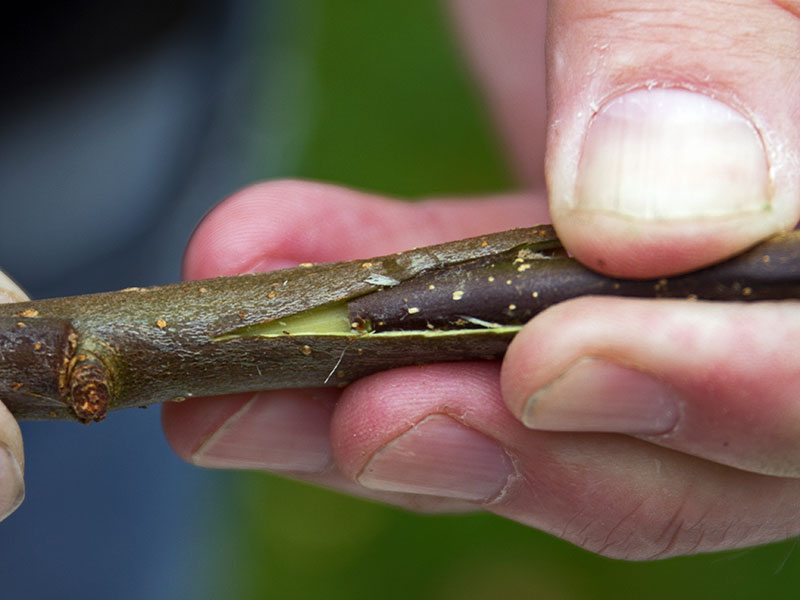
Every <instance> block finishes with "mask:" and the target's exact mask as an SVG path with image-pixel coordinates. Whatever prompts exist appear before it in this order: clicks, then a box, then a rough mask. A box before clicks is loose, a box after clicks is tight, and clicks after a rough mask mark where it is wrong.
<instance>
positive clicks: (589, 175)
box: [574, 88, 770, 221]
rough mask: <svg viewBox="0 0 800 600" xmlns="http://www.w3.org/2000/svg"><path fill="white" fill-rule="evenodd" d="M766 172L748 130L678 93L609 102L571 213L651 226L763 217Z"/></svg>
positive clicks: (701, 98) (700, 97) (729, 112)
mask: <svg viewBox="0 0 800 600" xmlns="http://www.w3.org/2000/svg"><path fill="white" fill-rule="evenodd" d="M769 181H770V178H769V167H768V164H767V159H766V153H765V150H764V144H763V143H762V140H761V137H760V136H759V134H758V132H757V131H756V129H755V127H754V126H753V124H752V123H751V122H750V121H749V120H748V119H747V118H745V116H744V115H742V114H741V113H740V112H738V111H736V110H734V109H733V108H731V107H730V106H728V105H727V104H724V103H723V102H720V101H718V100H715V99H713V98H711V97H710V96H707V95H705V94H699V93H695V92H690V91H687V90H683V89H675V88H671V89H665V88H654V89H649V90H647V89H641V90H635V91H632V92H628V93H626V94H624V95H622V96H619V97H617V98H615V99H613V100H611V101H610V102H609V103H608V104H607V105H606V106H605V107H603V108H601V110H600V111H599V112H598V114H597V115H596V116H595V117H594V119H593V121H592V122H591V124H590V126H589V131H588V133H587V135H586V139H585V141H584V147H583V154H582V155H581V159H580V164H579V170H578V179H577V186H576V193H575V200H574V202H575V206H574V208H576V209H580V210H589V211H601V212H607V213H615V214H618V215H620V216H624V217H629V218H633V219H641V220H649V221H670V220H680V219H689V218H697V217H708V218H713V217H729V216H732V215H739V214H742V213H752V212H756V211H764V210H768V209H769V206H770V193H769V191H770V184H769Z"/></svg>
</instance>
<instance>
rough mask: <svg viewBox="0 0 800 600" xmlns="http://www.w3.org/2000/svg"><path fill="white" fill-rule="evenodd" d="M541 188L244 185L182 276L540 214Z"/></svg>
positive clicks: (468, 231)
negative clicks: (402, 190)
mask: <svg viewBox="0 0 800 600" xmlns="http://www.w3.org/2000/svg"><path fill="white" fill-rule="evenodd" d="M548 220H549V219H548V216H547V206H546V203H545V201H544V198H543V196H542V195H541V194H540V195H530V194H508V195H500V196H495V197H491V198H490V197H486V198H472V199H434V200H423V201H418V202H407V201H400V200H394V199H390V198H386V197H382V196H377V195H373V194H368V193H364V192H359V191H355V190H352V189H348V188H344V187H340V186H336V185H330V184H324V183H315V182H308V181H297V180H279V181H272V182H266V183H261V184H257V185H254V186H251V187H248V188H245V189H243V190H241V191H239V192H237V193H236V194H234V195H233V196H231V197H230V198H228V199H227V200H225V201H223V202H222V203H221V204H220V205H219V206H217V207H216V208H215V209H214V210H212V211H211V212H210V213H209V214H208V215H207V216H206V218H205V219H204V220H203V222H202V223H201V224H200V225H199V226H198V228H197V230H196V231H195V233H194V235H193V236H192V239H191V240H190V242H189V245H188V248H187V250H186V254H185V257H184V276H185V278H187V279H202V278H207V277H216V276H220V275H235V274H239V273H244V272H253V271H256V270H272V269H275V268H284V267H290V266H296V265H297V264H299V263H303V262H331V261H337V260H351V259H357V258H368V257H372V256H379V255H383V254H390V253H393V252H399V251H402V250H407V249H409V248H411V247H417V246H426V245H431V244H436V243H440V242H446V241H451V240H455V239H460V238H465V237H471V236H476V235H481V234H485V233H489V232H492V231H501V230H504V229H508V228H511V227H519V226H523V225H537V224H541V223H543V222H547V221H548Z"/></svg>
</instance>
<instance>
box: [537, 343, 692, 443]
mask: <svg viewBox="0 0 800 600" xmlns="http://www.w3.org/2000/svg"><path fill="white" fill-rule="evenodd" d="M679 403H680V398H679V396H678V394H677V393H676V392H675V391H674V390H672V389H670V388H669V387H668V386H666V385H665V384H664V383H662V382H661V381H658V380H657V379H656V378H654V377H652V376H650V375H648V374H646V373H643V372H641V371H637V370H635V369H630V368H627V367H622V366H620V365H617V364H614V363H612V362H610V361H607V360H604V359H599V358H585V359H582V360H580V361H578V362H577V363H575V364H574V365H573V366H572V367H570V368H569V369H568V370H567V371H566V372H565V373H564V374H563V375H561V376H560V377H558V378H556V379H555V380H553V381H552V382H551V383H550V384H548V385H547V386H545V387H544V388H542V389H541V390H539V391H538V392H536V393H535V394H533V396H531V398H530V399H529V400H528V402H527V403H526V405H525V408H524V410H523V414H522V422H523V423H524V424H525V425H526V426H528V427H530V428H532V429H542V430H548V431H598V432H601V431H602V432H608V433H628V434H638V435H648V434H651V435H652V434H659V433H666V432H668V431H670V430H672V429H673V428H674V427H675V424H676V423H677V422H678V416H679V409H678V407H679Z"/></svg>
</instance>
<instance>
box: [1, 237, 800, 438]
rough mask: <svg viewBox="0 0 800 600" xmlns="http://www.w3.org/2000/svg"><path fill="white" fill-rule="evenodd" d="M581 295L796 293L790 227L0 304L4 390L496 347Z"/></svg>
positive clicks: (44, 405)
mask: <svg viewBox="0 0 800 600" xmlns="http://www.w3.org/2000/svg"><path fill="white" fill-rule="evenodd" d="M587 294H613V295H631V296H642V297H693V298H699V299H713V300H764V299H783V298H797V297H799V295H800V234H795V233H791V234H785V235H781V236H778V237H776V238H774V239H772V240H770V241H768V242H765V243H764V244H761V245H760V246H758V247H756V248H754V249H753V250H751V251H749V252H748V253H746V254H744V255H742V256H740V257H737V258H735V259H732V260H731V261H728V262H726V263H723V264H721V265H717V266H715V267H710V268H708V269H704V270H702V271H697V272H696V273H692V274H687V275H684V276H680V277H675V278H670V279H665V280H657V281H625V280H614V279H610V278H605V277H603V276H600V275H598V274H596V273H594V272H592V271H589V270H587V269H585V268H583V267H582V266H580V265H579V264H577V263H576V262H575V261H573V260H571V259H569V258H568V257H566V256H565V254H564V252H563V250H562V249H561V248H560V245H559V243H558V240H557V239H556V237H555V235H554V234H553V231H552V230H551V229H550V228H549V227H536V228H532V229H520V230H513V231H509V232H504V233H499V234H495V235H490V236H483V237H479V238H473V239H470V240H462V241H459V242H452V243H449V244H442V245H438V246H432V247H429V248H421V249H415V250H411V251H408V252H404V253H400V254H396V255H390V256H385V257H379V258H374V259H368V260H359V261H350V262H344V263H333V264H326V265H314V266H300V267H297V268H294V269H287V270H284V271H276V272H272V273H264V274H258V275H242V276H238V277H229V278H219V279H211V280H205V281H195V282H187V283H179V284H173V285H168V286H161V287H153V288H141V289H140V288H134V289H128V290H123V291H119V292H110V293H104V294H93V295H87V296H78V297H71V298H54V299H47V300H37V301H34V302H27V303H20V304H9V305H1V306H0V399H1V400H2V401H3V402H4V403H5V404H6V405H7V406H9V408H10V409H11V411H12V412H13V413H14V414H15V415H16V416H17V417H18V418H21V419H72V420H78V421H82V422H89V421H92V420H100V419H102V418H103V417H104V416H105V414H106V412H107V411H108V410H116V409H121V408H127V407H132V406H143V405H147V404H153V403H159V402H164V401H169V400H180V399H183V398H188V397H191V396H200V395H203V396H210V395H219V394H225V393H233V392H243V391H253V390H259V389H277V388H287V387H309V386H322V385H344V384H346V383H348V382H350V381H353V380H355V379H358V378H360V377H363V376H365V375H368V374H370V373H374V372H377V371H380V370H385V369H389V368H392V367H397V366H403V365H411V364H421V363H429V362H440V361H453V360H477V359H493V358H499V357H501V356H502V355H503V353H504V351H505V348H506V346H507V345H508V343H509V342H510V340H511V339H512V338H513V336H514V334H515V333H516V331H518V329H519V327H520V326H521V324H522V323H524V322H525V321H526V320H527V319H529V318H530V317H531V316H533V315H534V314H536V313H537V312H539V311H541V310H543V309H544V308H546V307H547V306H550V305H552V304H554V303H556V302H560V301H563V300H566V299H568V298H572V297H576V296H581V295H587ZM320 307H322V308H320ZM328 308H330V309H331V311H329V312H331V313H334V312H335V313H336V314H337V315H338V314H341V315H343V316H344V317H347V318H348V320H349V321H350V322H352V328H351V327H350V326H349V325H348V324H347V322H346V321H345V325H346V326H345V328H344V329H343V330H341V331H339V330H336V329H335V328H334V330H333V331H325V332H322V331H321V332H315V331H305V330H303V331H300V332H296V333H283V328H284V325H283V324H284V323H289V322H290V321H291V319H292V318H294V317H293V316H294V315H297V314H298V313H300V314H302V313H304V312H305V311H308V310H312V309H318V310H321V311H322V312H323V313H324V314H327V313H326V312H325V311H326V310H327V309H328ZM285 319H286V320H285ZM284 320H285V321H284ZM286 327H287V328H288V329H291V326H289V325H287V326H286Z"/></svg>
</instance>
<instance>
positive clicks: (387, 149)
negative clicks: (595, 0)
mask: <svg viewBox="0 0 800 600" xmlns="http://www.w3.org/2000/svg"><path fill="white" fill-rule="evenodd" d="M532 1H534V0H532ZM276 4H279V5H280V6H281V8H280V10H279V11H278V13H279V15H278V16H279V18H280V19H281V23H280V25H279V26H278V27H277V28H276V27H274V25H273V27H272V28H271V29H270V31H272V32H274V31H275V30H276V29H277V30H278V31H279V33H278V35H277V36H276V35H274V34H273V35H270V36H269V39H264V48H263V53H262V54H263V56H264V59H263V60H264V72H265V73H268V74H269V77H267V78H265V82H264V85H263V88H262V89H261V90H260V92H259V103H260V106H262V107H263V110H260V111H259V116H258V122H257V123H256V124H254V129H255V130H256V131H257V133H254V134H253V144H254V149H253V156H254V157H255V160H259V161H263V163H264V164H263V168H262V169H260V171H259V172H262V173H264V175H265V176H275V175H281V176H299V177H305V178H313V179H321V180H326V181H333V182H338V183H342V184H346V185H350V186H354V187H358V188H364V189H368V190H373V191H380V192H384V193H387V194H390V195H399V196H404V197H410V198H413V197H415V196H421V195H428V194H444V193H447V194H449V193H453V194H457V193H475V192H478V193H479V192H485V191H492V190H502V189H510V188H512V187H513V181H512V179H511V177H510V175H509V173H508V172H507V171H506V169H505V167H504V163H503V157H502V155H501V152H500V149H499V143H498V140H497V139H496V138H495V137H493V133H492V130H491V126H490V123H489V120H488V118H487V116H486V114H485V111H484V109H483V107H482V104H481V100H480V97H479V95H478V93H477V90H476V89H475V86H474V84H473V82H471V80H470V78H469V73H468V72H467V69H466V67H465V66H464V65H463V63H462V61H461V59H460V57H459V52H458V48H457V44H456V42H455V40H454V36H453V34H452V31H451V30H450V29H449V27H448V24H447V17H446V14H445V11H444V9H443V8H442V6H440V5H439V3H437V2H434V1H432V0H407V1H405V2H402V3H399V2H385V3H384V2H353V1H342V0H339V1H336V2H334V1H333V0H302V1H297V2H291V3H289V2H285V3H276ZM274 16H275V15H274V14H273V17H274ZM265 132H266V133H265ZM276 164H278V165H279V167H278V168H277V172H276V167H275V165H276ZM330 233H331V235H336V232H335V231H332V232H330ZM221 478H222V485H221V486H220V488H219V493H220V494H221V495H222V496H223V498H222V501H221V502H222V505H223V506H224V507H225V509H226V511H227V514H228V515H230V516H229V517H228V518H227V519H225V520H222V521H220V520H217V519H210V522H211V523H212V525H210V527H212V531H211V532H210V535H211V539H214V540H215V543H214V548H213V550H212V554H213V561H214V568H213V572H214V577H213V580H214V581H213V583H211V584H209V588H208V589H207V591H208V597H209V598H210V597H228V598H329V599H335V598H348V599H350V598H387V599H388V598H406V597H414V598H421V599H427V598H430V599H449V598H463V599H472V598H489V597H498V598H554V599H561V598H564V599H566V598H576V599H583V598H617V597H632V596H634V595H636V596H641V597H646V598H674V597H676V596H680V597H683V598H754V597H765V598H794V597H797V593H798V592H797V589H798V588H800V569H798V567H799V566H800V554H799V553H798V551H797V549H796V543H795V541H787V542H784V543H779V544H774V545H771V546H767V547H762V548H757V549H750V550H745V551H737V552H730V553H724V554H715V555H706V556H698V557H689V558H680V559H672V560H665V561H661V562H655V563H645V564H638V563H626V562H621V561H614V560H609V559H604V558H601V557H597V556H594V555H591V554H589V553H587V552H584V551H582V550H580V549H577V548H575V547H573V546H571V545H569V544H567V543H565V542H562V541H560V540H557V539H554V538H552V537H550V536H547V535H545V534H542V533H540V532H537V531H533V530H530V529H527V528H525V527H523V526H520V525H517V524H515V523H511V522H508V521H505V520H503V519H500V518H497V517H494V516H489V515H468V516H435V517H434V516H420V515H413V514H408V513H405V512H402V511H399V510H395V509H392V508H387V507H384V506H380V505H377V504H373V503H368V502H365V501H361V500H356V499H352V498H348V497H345V496H342V495H339V494H335V493H331V492H327V491H324V490H319V489H315V488H312V487H310V486H306V485H303V484H298V483H294V482H290V481H287V480H284V479H281V478H279V477H276V476H271V475H267V474H262V473H228V474H223V475H222V476H221ZM798 509H800V507H798ZM214 527H216V528H217V529H218V530H213V528H214Z"/></svg>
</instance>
